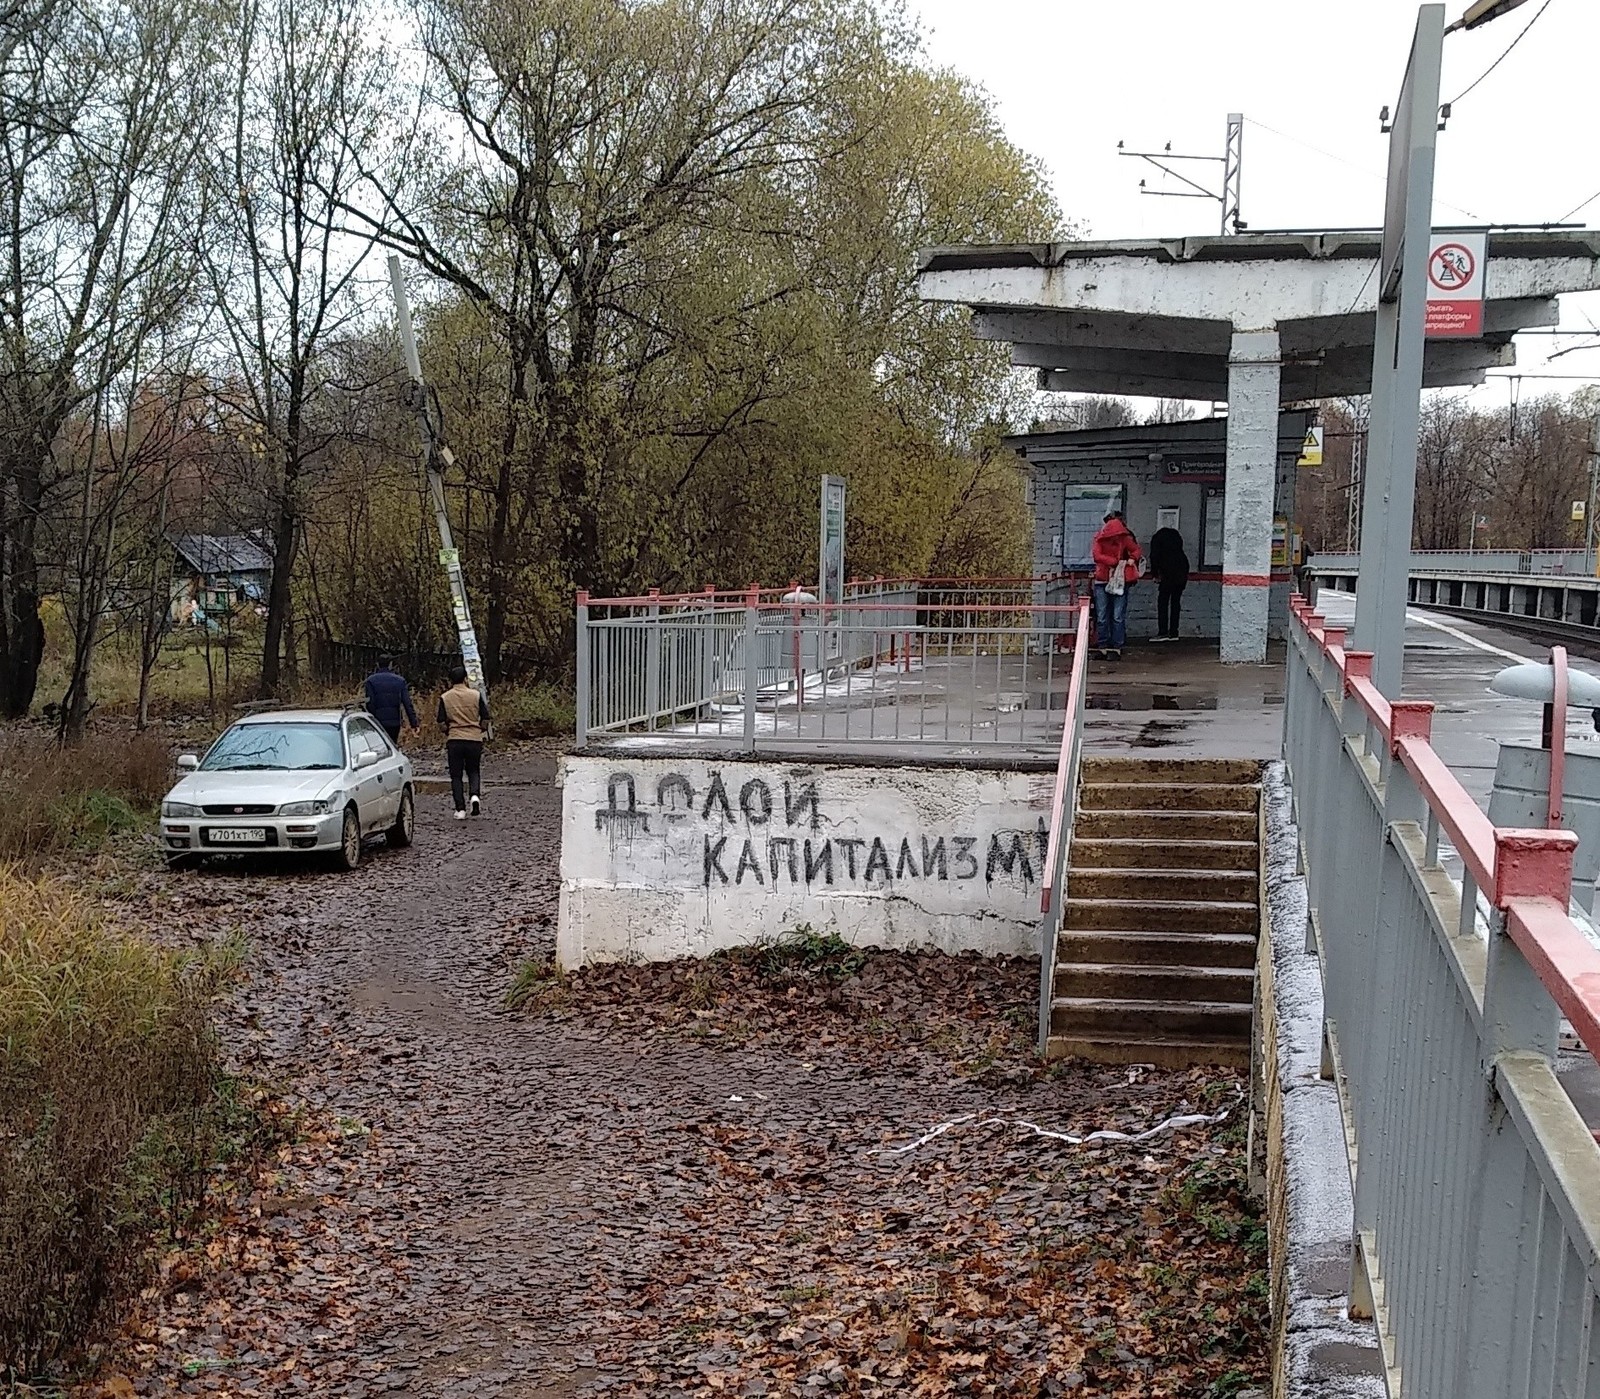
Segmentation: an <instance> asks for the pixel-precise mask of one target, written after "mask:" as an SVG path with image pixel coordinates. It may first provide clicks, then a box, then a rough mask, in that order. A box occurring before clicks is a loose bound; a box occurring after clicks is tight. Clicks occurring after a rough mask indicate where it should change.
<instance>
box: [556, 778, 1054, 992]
mask: <svg viewBox="0 0 1600 1399" xmlns="http://www.w3.org/2000/svg"><path fill="white" fill-rule="evenodd" d="M559 780H560V782H561V788H562V795H561V807H562V822H561V825H562V840H561V914H560V927H559V931H558V935H557V942H556V955H557V959H558V961H559V962H560V963H561V965H562V966H563V967H568V968H570V967H578V966H582V965H583V964H584V963H585V962H592V961H609V960H616V959H619V958H627V959H635V960H642V961H665V960H668V959H671V958H675V957H700V956H705V955H706V954H708V953H711V952H715V951H717V950H719V949H722V948H727V947H736V946H741V945H745V944H749V943H752V942H755V941H758V940H760V939H762V938H771V937H774V936H777V935H778V934H780V933H782V932H785V931H786V930H788V929H791V928H794V927H796V926H797V925H800V924H810V925H811V926H812V927H813V928H816V929H818V930H822V929H832V930H834V931H836V932H837V933H838V934H839V935H840V936H841V937H843V938H844V939H846V940H847V941H849V942H851V943H854V944H856V945H858V946H877V947H886V948H910V947H927V948H938V949H940V950H943V951H947V952H963V951H979V952H985V953H1025V952H1035V951H1037V950H1038V930H1039V916H1040V915H1039V894H1040V878H1041V874H1042V871H1043V867H1044V855H1045V845H1046V840H1047V835H1048V833H1047V830H1046V827H1045V822H1046V820H1047V819H1048V816H1049V808H1050V798H1051V795H1052V791H1053V788H1054V781H1055V778H1054V774H1053V773H1051V772H1016V771H1006V770H999V769H994V768H981V767H937V768H929V767H910V766H901V765H896V766H878V765H859V766H858V765H852V764H847V763H831V764H815V765H792V764H784V763H776V762H771V761H767V762H755V761H738V760H734V761H728V760H718V759H707V758H695V757H639V758H634V757H624V756H621V755H615V754H605V755H587V754H572V755H569V756H567V757H565V758H563V759H562V762H561V771H560V779H559Z"/></svg>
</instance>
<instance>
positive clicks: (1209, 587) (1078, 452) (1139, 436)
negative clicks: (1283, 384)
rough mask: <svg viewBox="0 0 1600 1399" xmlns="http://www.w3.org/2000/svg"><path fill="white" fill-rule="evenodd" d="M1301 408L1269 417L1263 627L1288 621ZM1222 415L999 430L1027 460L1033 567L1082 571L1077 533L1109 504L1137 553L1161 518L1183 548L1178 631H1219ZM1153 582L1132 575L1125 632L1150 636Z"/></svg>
mask: <svg viewBox="0 0 1600 1399" xmlns="http://www.w3.org/2000/svg"><path fill="white" fill-rule="evenodd" d="M1312 421H1313V415H1312V414H1311V413H1309V412H1306V411H1302V410H1294V411H1290V412H1284V413H1280V414H1279V417H1278V467H1277V475H1276V494H1275V497H1274V501H1273V508H1272V513H1273V521H1274V524H1273V539H1272V577H1271V583H1270V603H1269V614H1268V634H1269V635H1270V636H1273V637H1281V636H1283V635H1284V633H1285V629H1286V627H1287V625H1288V619H1289V594H1290V591H1291V590H1292V587H1293V576H1294V575H1293V568H1294V564H1295V563H1296V559H1295V550H1296V531H1295V526H1294V488H1295V463H1296V461H1297V460H1298V459H1299V456H1300V452H1301V448H1302V444H1303V443H1304V440H1305V435H1306V428H1307V427H1308V426H1309V425H1310V423H1311V422H1312ZM1227 432H1228V420H1227V419H1226V418H1196V419H1191V420H1189V421H1186V422H1176V423H1148V424H1140V425H1138V426H1134V427H1106V428H1080V429H1077V430H1075V431H1071V432H1031V433H1024V434H1020V435H1018V436H1015V437H1008V438H1006V445H1007V446H1008V447H1010V448H1011V449H1012V450H1013V451H1014V452H1016V453H1017V455H1018V456H1020V457H1021V458H1022V459H1023V460H1024V461H1026V462H1027V463H1028V468H1029V481H1028V500H1029V503H1030V505H1031V507H1032V510H1033V571H1034V574H1035V575H1036V576H1039V577H1043V576H1047V575H1051V574H1060V573H1069V574H1075V575H1080V576H1083V577H1087V576H1088V575H1089V574H1090V573H1091V572H1092V570H1093V568H1094V564H1093V562H1092V560H1091V559H1090V556H1089V543H1090V541H1091V540H1092V539H1093V538H1094V536H1095V532H1096V531H1097V530H1098V529H1099V528H1100V526H1101V524H1102V523H1103V522H1104V520H1105V517H1106V514H1107V512H1108V511H1111V510H1121V511H1122V512H1123V517H1124V519H1125V520H1126V521H1127V525H1128V528H1129V529H1130V530H1132V531H1133V533H1134V537H1135V538H1137V539H1138V541H1139V546H1140V548H1142V549H1143V550H1145V552H1146V553H1148V552H1149V549H1150V537H1151V535H1153V534H1154V533H1155V532H1156V531H1157V530H1158V529H1160V528H1162V527H1163V526H1167V525H1170V526H1171V527H1172V528H1173V529H1175V530H1177V531H1178V533H1179V534H1180V535H1181V536H1182V537H1183V547H1184V551H1185V552H1186V553H1187V554H1188V555H1189V586H1188V588H1187V589H1186V590H1185V592H1184V595H1183V617H1182V633H1181V634H1182V635H1183V636H1186V637H1204V638H1208V639H1215V638H1216V637H1218V636H1220V635H1221V631H1222V583H1223V578H1224V574H1223V570H1222V536H1223V504H1224V501H1225V499H1226V495H1225V491H1224V484H1225V481H1226V476H1227V471H1226V466H1227ZM1155 632H1156V586H1155V580H1154V579H1143V580H1141V581H1140V582H1139V584H1138V585H1137V586H1136V587H1134V589H1133V590H1132V593H1131V596H1130V598H1129V602H1128V635H1129V636H1130V637H1134V638H1138V637H1147V636H1154V635H1155Z"/></svg>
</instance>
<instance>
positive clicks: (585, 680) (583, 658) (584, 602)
mask: <svg viewBox="0 0 1600 1399" xmlns="http://www.w3.org/2000/svg"><path fill="white" fill-rule="evenodd" d="M577 699H578V702H577V705H576V708H577V711H578V733H577V741H576V742H575V743H574V744H573V746H574V747H575V748H576V749H577V750H578V751H579V752H580V753H581V752H582V751H583V750H584V748H586V747H587V746H588V743H589V594H588V593H586V592H584V591H583V590H582V589H581V588H580V589H579V590H578V696H577Z"/></svg>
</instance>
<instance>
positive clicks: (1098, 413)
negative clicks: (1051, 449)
mask: <svg viewBox="0 0 1600 1399" xmlns="http://www.w3.org/2000/svg"><path fill="white" fill-rule="evenodd" d="M1138 421H1139V411H1138V409H1136V408H1135V407H1134V406H1133V404H1132V403H1130V402H1129V401H1128V400H1127V399H1125V398H1114V397H1111V396H1110V395H1108V394H1098V393H1086V394H1074V395H1073V396H1072V397H1071V398H1069V399H1067V400H1066V401H1065V402H1064V403H1063V404H1062V405H1061V407H1060V409H1059V410H1058V411H1057V412H1056V413H1055V414H1054V415H1053V416H1051V417H1049V418H1041V419H1036V420H1035V421H1034V423H1033V425H1032V428H1031V431H1033V432H1077V431H1079V430H1080V429H1083V428H1098V427H1133V426H1135V425H1136V424H1137V423H1138Z"/></svg>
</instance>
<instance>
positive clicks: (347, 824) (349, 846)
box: [333, 806, 361, 870]
mask: <svg viewBox="0 0 1600 1399" xmlns="http://www.w3.org/2000/svg"><path fill="white" fill-rule="evenodd" d="M333 859H334V864H335V866H336V867H337V868H339V869H342V870H353V869H355V867H356V866H357V865H359V864H360V863H361V818H360V817H359V816H357V815H356V809H355V807H353V806H352V807H349V808H347V809H346V811H345V813H344V826H343V827H342V829H341V830H340V832H339V849H338V851H337V853H336V854H335V855H334V857H333Z"/></svg>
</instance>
